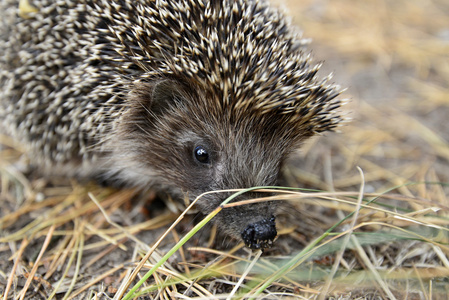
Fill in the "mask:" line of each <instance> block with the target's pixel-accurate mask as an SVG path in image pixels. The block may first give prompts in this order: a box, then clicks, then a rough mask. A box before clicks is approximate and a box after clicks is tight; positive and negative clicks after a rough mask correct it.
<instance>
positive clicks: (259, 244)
mask: <svg viewBox="0 0 449 300" xmlns="http://www.w3.org/2000/svg"><path fill="white" fill-rule="evenodd" d="M277 234H278V233H277V231H276V221H275V218H274V217H271V218H270V219H264V220H262V221H259V222H256V223H253V224H249V225H248V226H247V227H246V228H245V230H243V232H242V239H243V241H244V242H245V245H246V247H248V248H251V249H262V250H263V249H264V248H269V247H271V246H272V245H273V240H274V238H275V237H276V235H277Z"/></svg>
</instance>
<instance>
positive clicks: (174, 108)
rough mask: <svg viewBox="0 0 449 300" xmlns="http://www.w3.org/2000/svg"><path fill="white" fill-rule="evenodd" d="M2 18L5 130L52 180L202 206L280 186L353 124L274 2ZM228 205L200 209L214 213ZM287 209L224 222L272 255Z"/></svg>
mask: <svg viewBox="0 0 449 300" xmlns="http://www.w3.org/2000/svg"><path fill="white" fill-rule="evenodd" d="M21 4H23V2H22V1H21ZM0 11H1V12H0V15H1V20H0V24H1V26H0V55H1V57H0V72H1V73H0V84H1V89H0V124H1V125H0V126H1V130H2V133H4V134H8V135H10V136H12V137H14V138H15V139H16V140H17V141H19V142H20V143H21V144H23V145H24V147H25V149H26V152H27V153H28V154H29V158H30V161H31V163H32V165H33V166H35V167H36V169H37V170H38V171H39V172H41V173H42V174H46V175H48V176H67V177H77V178H87V179H89V178H96V179H98V178H102V179H105V180H108V182H110V181H113V182H118V183H121V184H125V185H127V186H130V187H131V186H132V187H139V188H141V189H148V188H151V189H156V190H161V191H162V190H168V191H170V193H173V195H177V196H182V195H187V196H188V197H189V198H190V199H194V198H195V197H197V196H199V195H200V194H202V193H204V192H206V191H211V190H227V189H240V188H247V187H253V186H272V185H275V184H276V182H277V180H278V178H279V174H280V170H281V167H282V166H283V163H284V161H285V160H286V157H288V155H289V154H290V153H291V152H292V151H294V150H295V149H297V148H298V147H300V146H301V144H302V142H303V141H304V140H305V139H307V138H309V137H311V136H313V135H316V134H319V133H322V132H325V131H332V130H334V129H335V128H337V126H339V124H340V123H341V121H342V120H343V117H342V114H341V112H340V111H341V110H340V109H339V108H340V107H341V105H342V104H343V102H344V101H343V100H341V99H340V97H339V95H340V94H341V89H340V87H339V86H338V85H336V84H335V83H333V82H331V80H330V78H331V75H328V76H325V77H320V76H318V74H317V72H318V70H319V69H320V66H321V63H313V61H312V57H311V54H310V52H308V51H307V49H306V45H307V44H308V41H307V40H306V39H303V38H302V37H301V33H300V31H299V30H298V29H297V28H296V27H295V26H293V25H292V24H291V22H290V20H289V19H288V18H287V17H286V16H285V15H284V14H283V13H282V12H280V11H279V10H278V9H277V8H274V7H271V6H270V4H269V3H267V2H265V1H263V0H221V1H207V0H176V1H174V0H173V1H172V0H98V1H94V0H58V1H53V0H34V1H32V2H30V3H28V5H27V6H21V8H20V9H19V6H18V5H17V1H15V0H3V1H2V2H1V4H0ZM258 195H260V194H258V193H257V192H253V193H247V194H244V195H242V196H240V197H239V198H237V199H236V201H238V200H243V199H248V198H252V197H256V196H258ZM227 196H229V194H226V193H214V194H208V195H206V196H204V197H203V198H201V199H200V200H199V202H198V203H197V205H198V207H199V210H200V211H202V212H203V213H206V214H207V213H210V212H211V211H212V210H214V209H215V208H216V207H217V206H219V205H220V203H221V202H222V201H223V200H224V199H225V198H226V197H227ZM276 203H277V202H275V201H272V202H261V203H254V204H250V205H241V206H235V207H232V208H227V209H224V210H222V211H221V212H220V213H219V214H218V215H217V216H216V217H215V222H216V224H217V226H218V227H219V229H220V230H222V231H223V232H225V233H227V234H228V235H230V236H232V237H236V238H237V239H241V240H243V242H244V243H245V245H246V246H247V247H249V248H251V249H262V250H263V249H264V248H267V247H271V246H272V244H273V241H274V240H275V238H276V235H277V231H276V219H275V213H276V206H277V204H276Z"/></svg>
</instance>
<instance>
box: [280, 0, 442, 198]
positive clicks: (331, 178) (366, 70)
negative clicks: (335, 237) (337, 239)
mask: <svg viewBox="0 0 449 300" xmlns="http://www.w3.org/2000/svg"><path fill="white" fill-rule="evenodd" d="M275 3H276V4H277V5H279V6H280V7H281V8H284V9H286V11H287V13H288V14H289V15H290V16H292V19H293V23H294V24H297V25H298V26H299V28H300V29H301V30H303V36H304V38H311V39H312V42H311V45H310V47H309V48H310V49H311V50H312V53H313V54H314V58H315V60H316V61H323V62H324V64H323V67H322V69H321V72H322V73H321V75H322V76H325V75H326V74H327V73H330V72H332V73H334V81H335V82H336V83H338V84H340V85H342V86H343V87H346V88H347V90H346V92H345V97H347V98H348V99H350V100H351V102H350V104H349V105H347V106H346V108H345V110H347V111H348V112H349V113H348V116H349V117H350V118H351V119H352V121H351V122H350V123H348V124H347V125H346V126H344V127H342V128H341V133H339V134H326V137H325V138H318V139H315V140H312V141H311V142H310V143H309V144H307V145H305V147H304V148H303V149H302V151H301V155H302V156H303V157H305V158H306V159H304V161H303V163H304V164H303V165H302V168H299V169H298V170H297V171H296V174H298V175H299V176H300V178H302V180H301V181H303V183H308V184H310V185H312V186H313V185H314V186H316V187H321V188H323V189H326V190H329V189H337V190H339V189H347V188H354V187H355V186H356V185H357V184H358V183H359V182H360V176H359V174H358V171H357V170H356V168H355V166H360V167H361V168H362V170H363V171H364V174H365V181H366V183H367V188H368V191H377V192H383V191H385V190H386V189H388V188H389V187H392V186H397V185H400V184H403V183H405V182H408V181H420V182H422V181H440V182H448V180H449V147H448V142H449V122H448V118H449V1H445V0H435V1H431V0H429V1H427V0H379V1H378V0H371V1H370V0H367V1H357V0H333V1H325V0H323V1H320V0H301V1H299V0H276V1H275ZM323 162H324V164H323ZM298 167H299V166H298ZM309 172H310V174H308V173H309ZM414 188H415V189H418V190H416V191H414V192H417V193H418V194H419V193H421V194H420V196H423V197H426V196H427V195H424V194H422V193H424V192H426V193H430V192H432V193H438V194H439V196H438V197H440V198H441V197H443V198H444V201H443V202H445V203H446V204H448V202H447V197H446V196H445V195H444V194H446V195H448V193H447V191H446V193H444V192H442V190H441V188H439V187H438V188H437V187H432V188H431V189H424V188H423V186H420V187H418V186H417V187H414ZM407 189H408V188H406V187H403V188H402V192H403V193H406V194H407V193H409V191H407ZM419 189H420V190H419ZM441 200H443V199H441Z"/></svg>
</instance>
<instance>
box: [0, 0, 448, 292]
mask: <svg viewBox="0 0 449 300" xmlns="http://www.w3.org/2000/svg"><path fill="white" fill-rule="evenodd" d="M278 2H279V1H278ZM284 5H285V6H287V7H289V13H290V15H292V17H293V20H294V22H295V23H296V24H298V25H299V26H300V27H301V28H302V29H303V30H304V35H305V36H306V37H311V38H313V44H312V47H311V48H312V49H313V51H314V54H315V57H316V58H317V59H324V60H326V63H325V65H324V68H326V70H328V71H335V80H336V81H337V82H339V83H341V84H342V85H343V86H348V87H349V89H348V91H347V93H346V96H347V97H348V98H351V99H352V103H351V104H350V105H349V107H348V110H349V111H351V114H350V116H351V118H352V119H353V121H352V122H351V123H350V124H348V125H347V126H345V127H344V128H342V130H341V131H342V132H341V133H338V134H327V136H326V137H320V138H316V139H313V140H311V141H310V142H309V143H307V144H306V145H305V146H304V147H303V149H302V151H301V152H300V153H298V154H297V155H295V156H294V157H293V158H292V159H291V160H290V162H289V164H288V165H287V166H286V168H285V170H284V175H285V176H284V177H285V179H286V182H287V183H288V185H290V186H301V187H307V188H312V189H317V190H322V191H328V192H320V191H310V190H309V191H305V190H303V191H299V190H282V191H277V192H278V193H279V194H280V196H279V197H278V199H283V200H288V202H287V203H286V204H285V205H284V206H283V209H281V211H280V213H279V217H278V220H279V228H278V229H279V233H280V234H279V239H278V240H277V242H276V247H275V248H272V249H269V250H268V251H266V252H265V253H264V254H263V255H261V256H260V253H250V252H248V250H246V249H245V248H244V247H243V246H242V245H241V244H237V243H236V242H235V241H229V240H226V241H225V242H221V241H222V239H223V237H222V236H220V234H219V233H217V232H216V231H215V230H214V228H213V226H211V225H210V224H207V225H206V226H205V228H203V229H202V230H201V231H200V232H199V233H197V234H195V235H193V236H192V237H190V238H189V239H188V240H187V242H186V243H185V244H182V245H181V244H179V243H178V242H179V241H180V240H182V238H183V237H184V236H186V235H188V234H189V232H190V230H192V228H193V227H194V225H195V224H200V223H199V222H198V220H196V219H195V218H196V214H195V213H189V214H187V215H186V216H185V217H184V218H183V219H182V220H180V222H179V224H177V226H176V227H174V229H172V230H171V231H170V232H169V233H168V234H167V235H164V233H165V232H166V231H167V229H168V228H169V226H170V225H171V224H173V223H174V222H175V220H176V219H177V217H178V216H179V215H180V213H181V211H182V210H183V208H182V205H180V204H179V203H177V202H169V203H168V205H167V206H168V207H169V208H170V209H167V208H165V207H160V205H159V206H158V203H152V205H151V209H150V210H148V205H149V204H148V203H151V202H152V201H153V200H154V195H152V194H145V195H141V194H139V193H136V192H135V191H132V190H119V191H118V190H112V189H106V188H102V187H98V186H96V185H89V184H87V185H85V184H79V183H76V182H68V181H64V180H62V179H61V180H60V181H48V180H46V179H43V178H35V177H32V176H25V175H24V174H23V173H22V172H21V171H20V170H22V169H25V168H24V166H26V161H25V160H24V159H23V157H22V155H21V151H20V147H19V146H18V145H15V144H14V142H13V141H11V140H10V139H8V138H7V137H2V138H1V142H2V144H4V145H5V146H4V147H3V148H2V149H3V150H2V151H1V153H0V172H1V177H0V181H1V187H0V188H1V191H0V298H2V297H3V299H63V298H64V299H87V298H95V297H96V298H97V299H108V298H115V299H119V298H121V297H124V296H125V295H126V294H127V293H128V292H129V291H130V289H131V288H133V287H136V292H137V293H138V295H141V296H139V297H141V298H142V299H144V298H145V299H147V298H149V299H152V298H160V299H172V298H181V299H194V298H212V299H226V298H231V297H235V298H246V297H248V298H249V297H258V298H268V299H276V298H299V299H447V295H448V294H449V281H448V279H447V278H449V259H448V253H449V246H448V244H449V241H448V236H449V235H448V228H449V227H448V223H449V202H448V195H449V186H448V185H449V184H448V183H449V146H448V142H449V125H448V124H449V122H447V116H449V85H448V83H449V54H448V53H449V4H447V1H443V0H435V1H425V0H422V1H417V0H415V1H413V0H412V1H409V0H407V1H406V0H395V1H393V0H391V1H387V0H383V1H355V0H353V1H349V0H334V1H316V0H314V1H312V0H302V1H293V0H290V1H286V2H284ZM324 72H325V71H324ZM324 72H323V73H324ZM357 166H358V167H360V169H361V170H362V171H359V170H358V169H357ZM100 208H101V209H100ZM201 218H204V216H202V217H201ZM157 241H160V243H159V244H157ZM177 243H178V244H177ZM175 244H177V245H178V247H179V249H178V250H177V251H174V254H172V255H167V253H170V250H171V249H174V248H173V247H174V246H175ZM156 245H157V247H155V246H156ZM164 256H166V257H165V258H164ZM158 264H160V267H158V268H157V269H155V266H157V265H158ZM152 268H153V271H152V273H148V271H149V270H150V269H152ZM145 276H149V278H148V279H146V280H143V281H142V284H141V285H138V286H136V284H137V282H138V281H139V280H140V279H142V278H145ZM130 296H131V295H130ZM133 297H137V296H135V295H134V296H133ZM131 298H132V297H131Z"/></svg>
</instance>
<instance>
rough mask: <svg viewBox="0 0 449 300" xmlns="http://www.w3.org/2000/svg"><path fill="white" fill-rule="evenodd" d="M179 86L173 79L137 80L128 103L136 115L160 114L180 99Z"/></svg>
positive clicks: (154, 115)
mask: <svg viewBox="0 0 449 300" xmlns="http://www.w3.org/2000/svg"><path fill="white" fill-rule="evenodd" d="M181 90H182V88H181V86H180V84H179V83H177V82H176V81H174V80H168V79H166V80H154V81H150V82H137V83H135V84H134V88H133V91H132V93H131V95H130V98H129V100H130V101H129V105H130V108H131V110H132V111H134V112H135V113H136V114H137V115H140V114H142V115H147V116H148V117H150V118H151V117H157V116H161V115H163V114H164V112H166V111H167V110H168V109H169V108H170V107H174V106H176V105H177V102H180V101H181V99H182V96H181Z"/></svg>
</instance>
